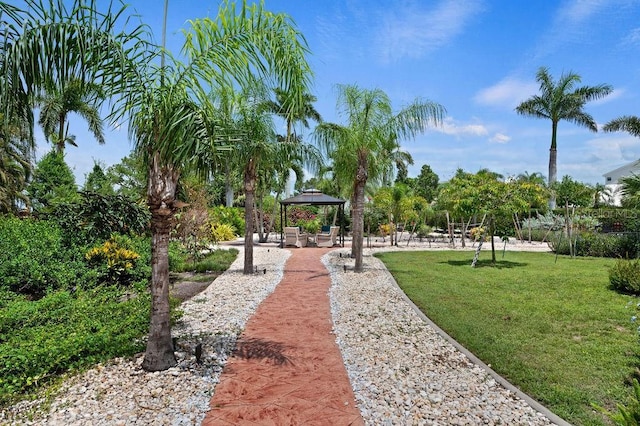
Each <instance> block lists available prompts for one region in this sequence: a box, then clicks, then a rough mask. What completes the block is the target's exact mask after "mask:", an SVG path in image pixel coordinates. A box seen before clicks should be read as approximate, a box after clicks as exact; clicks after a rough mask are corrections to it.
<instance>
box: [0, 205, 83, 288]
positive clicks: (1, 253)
mask: <svg viewBox="0 0 640 426" xmlns="http://www.w3.org/2000/svg"><path fill="white" fill-rule="evenodd" d="M0 277H2V280H1V281H0V287H4V288H6V289H9V290H11V291H13V292H15V293H20V294H26V295H30V296H31V297H34V298H39V297H41V296H42V295H43V294H44V293H45V292H46V291H47V290H49V289H54V290H55V289H68V288H72V287H73V286H75V285H76V283H79V282H80V283H83V282H91V280H92V277H93V279H95V274H92V273H91V271H90V270H89V268H88V267H87V266H86V265H85V264H84V262H83V261H82V260H81V259H78V258H76V257H75V253H73V252H71V251H69V250H68V249H67V248H66V247H65V246H64V245H63V244H62V233H61V231H60V228H59V227H58V226H56V225H55V224H54V223H51V222H48V221H42V220H34V219H23V220H21V219H17V218H9V217H4V218H0Z"/></svg>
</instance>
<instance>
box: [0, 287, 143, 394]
mask: <svg viewBox="0 0 640 426" xmlns="http://www.w3.org/2000/svg"><path fill="white" fill-rule="evenodd" d="M120 296H121V291H120V290H118V289H117V288H116V287H100V288H97V289H94V290H90V291H79V292H77V293H76V294H71V293H70V292H68V291H57V292H52V293H50V294H48V295H46V296H45V297H43V298H42V299H40V300H38V301H28V300H25V299H23V298H22V299H21V298H16V299H14V300H12V301H9V302H8V303H7V304H6V306H4V307H3V309H1V310H0V404H3V403H7V402H10V401H12V400H13V399H15V398H16V397H18V396H19V395H20V394H22V393H25V392H29V391H30V390H32V389H34V388H36V387H37V386H39V385H41V384H46V383H47V382H49V381H50V379H51V377H52V376H54V375H56V374H60V373H63V372H66V371H70V370H74V369H77V368H81V367H84V366H88V365H91V364H94V363H97V362H101V361H105V360H108V359H110V358H113V357H116V356H127V355H132V354H134V353H136V352H139V351H141V350H142V349H143V343H142V342H141V340H140V337H141V336H143V335H144V334H145V332H146V331H147V330H148V326H149V307H150V296H149V294H148V293H146V292H143V293H140V294H138V295H137V296H136V297H134V298H129V299H128V300H126V301H120Z"/></svg>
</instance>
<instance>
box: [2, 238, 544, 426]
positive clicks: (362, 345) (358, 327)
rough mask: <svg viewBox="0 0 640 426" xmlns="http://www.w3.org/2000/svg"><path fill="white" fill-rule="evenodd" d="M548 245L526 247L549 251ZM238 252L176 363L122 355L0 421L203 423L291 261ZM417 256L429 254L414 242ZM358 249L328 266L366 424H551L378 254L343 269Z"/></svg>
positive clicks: (198, 308) (338, 330)
mask: <svg viewBox="0 0 640 426" xmlns="http://www.w3.org/2000/svg"><path fill="white" fill-rule="evenodd" d="M545 246H546V245H544V246H543V245H540V246H535V247H534V246H527V245H524V248H521V249H525V250H526V249H534V250H536V249H539V250H545V249H546V250H548V248H546V247H545ZM238 248H239V249H240V253H239V255H238V259H237V260H236V261H235V262H234V263H233V264H232V265H231V268H230V269H229V270H228V271H227V272H225V273H224V274H222V275H221V276H220V277H218V278H217V279H216V280H215V281H214V282H213V284H211V285H210V286H209V287H208V288H207V289H206V290H205V291H204V292H202V293H200V294H199V295H197V296H195V297H194V298H192V299H190V300H189V301H187V302H185V303H184V304H183V305H182V309H183V311H184V316H183V319H182V320H181V322H180V323H179V324H178V325H177V326H176V327H174V336H176V337H177V338H178V341H177V346H178V352H177V354H176V355H177V358H178V361H179V364H178V366H177V367H174V368H172V369H170V370H168V371H164V372H156V373H147V372H144V371H143V370H142V369H141V368H140V364H141V362H142V355H139V356H137V357H134V358H133V359H116V360H114V361H113V362H110V363H108V364H106V365H98V366H97V367H95V368H93V369H91V370H89V371H87V372H85V373H83V374H81V375H79V376H76V377H74V378H72V379H69V380H68V381H67V382H66V383H65V384H64V385H63V387H62V389H61V391H60V392H59V394H58V396H57V397H55V398H54V400H53V402H52V404H51V408H50V410H49V412H48V413H47V414H36V415H35V417H34V418H32V419H31V420H26V417H25V416H27V415H28V413H38V412H40V413H41V410H40V411H39V409H38V408H39V407H41V406H42V404H43V401H42V400H39V401H32V402H23V403H20V404H17V405H15V406H13V407H11V408H10V409H9V410H7V411H5V412H0V424H16V425H18V424H20V425H22V424H25V425H43V424H46V425H150V424H162V425H194V424H200V422H201V421H202V419H203V418H204V415H205V413H206V411H207V410H208V409H209V400H210V398H211V395H212V394H213V391H214V388H215V385H216V384H217V383H218V381H219V376H220V372H221V370H222V366H223V365H224V363H225V361H226V358H227V356H228V354H229V352H230V350H231V349H232V348H233V346H234V344H235V340H236V338H237V336H238V335H239V333H240V332H241V330H242V328H243V327H244V324H245V323H246V321H247V319H248V318H249V317H250V316H251V315H252V314H253V312H254V311H255V309H256V308H257V306H258V305H259V304H260V302H261V301H262V300H264V298H266V297H267V296H268V295H269V294H270V293H271V292H272V291H273V289H274V288H275V286H276V285H277V283H278V282H279V281H280V280H281V278H282V270H283V268H284V263H285V261H286V259H287V258H288V256H289V255H290V252H289V251H288V250H281V249H277V248H275V247H255V249H254V263H255V265H256V266H257V269H258V271H260V272H259V273H257V274H255V275H250V276H245V275H243V274H242V262H243V255H242V249H241V247H238ZM431 248H432V249H436V248H440V249H442V248H446V245H443V246H440V247H437V245H435V244H434V245H433V246H432V247H431ZM500 248H502V247H501V246H500ZM384 249H385V250H388V249H389V248H388V247H385V248H384ZM400 249H402V248H400ZM405 249H406V248H405ZM410 249H428V247H427V245H426V244H414V245H413V246H412V247H410ZM468 249H469V248H468ZM509 249H519V248H518V247H515V246H511V245H510V247H509ZM340 253H343V257H340V256H339V254H340ZM347 253H348V250H347V249H340V250H335V251H332V252H330V253H328V254H327V255H326V256H325V257H324V258H323V262H324V263H325V265H326V266H327V268H328V269H329V271H330V272H331V276H332V282H333V285H332V288H331V291H330V297H331V304H332V314H333V320H334V331H335V334H336V339H337V341H338V344H339V346H340V348H341V351H342V355H343V358H344V362H345V366H346V367H347V371H348V372H349V375H350V379H351V382H352V386H353V389H354V392H355V395H356V400H357V402H358V405H359V408H360V410H361V412H362V416H363V419H364V420H365V422H366V423H367V424H371V425H408V424H412V425H449V424H459V425H462V424H465V425H478V424H487V425H497V424H510V425H547V424H551V422H550V421H549V420H548V419H547V418H545V417H544V416H543V415H541V414H540V413H538V412H536V411H535V410H534V409H532V408H531V407H530V406H529V405H527V404H526V403H525V402H524V401H523V400H522V399H520V398H518V397H517V396H516V395H515V394H514V393H513V392H511V391H509V390H507V389H505V388H504V387H503V386H501V385H500V384H498V383H497V382H496V380H494V379H493V378H492V377H491V376H490V375H488V374H487V373H486V371H485V370H484V369H482V368H480V367H479V366H478V365H476V364H473V363H472V362H471V361H470V360H469V359H468V358H467V357H466V356H465V355H464V354H462V353H461V352H460V351H458V350H457V349H456V348H455V347H454V346H453V345H451V344H450V343H448V342H447V341H446V340H445V339H443V338H442V337H441V336H440V335H438V334H437V333H436V332H435V331H434V329H433V328H431V327H430V326H429V325H428V324H427V323H426V322H425V321H423V320H422V319H421V318H420V317H419V316H418V314H416V312H415V311H414V310H413V308H412V305H411V304H410V303H407V301H406V300H405V299H404V298H403V296H402V294H401V292H400V291H399V290H398V289H397V286H396V285H395V283H394V281H393V278H392V277H391V275H390V274H389V273H388V272H387V271H386V269H385V268H384V267H383V265H382V264H381V263H380V262H379V261H378V260H377V259H375V258H373V257H371V256H370V253H371V250H366V253H367V256H366V257H365V269H366V272H364V273H362V274H354V273H353V272H348V271H347V272H345V271H344V266H345V265H351V264H352V261H351V259H348V258H347ZM265 269H266V273H265ZM197 344H202V348H203V357H202V362H201V363H200V364H198V363H196V362H195V356H194V350H195V347H196V345H197ZM31 415H32V416H33V414H31Z"/></svg>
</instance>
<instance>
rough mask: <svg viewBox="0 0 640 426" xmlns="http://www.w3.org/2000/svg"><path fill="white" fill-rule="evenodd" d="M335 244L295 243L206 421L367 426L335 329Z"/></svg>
mask: <svg viewBox="0 0 640 426" xmlns="http://www.w3.org/2000/svg"><path fill="white" fill-rule="evenodd" d="M329 250H330V249H324V248H316V247H304V248H299V249H292V250H291V251H292V255H291V257H289V259H288V260H287V263H286V265H285V270H284V277H283V279H282V281H281V282H280V284H278V286H277V287H276V289H275V291H274V292H273V293H272V294H271V295H270V296H269V297H267V298H266V299H265V300H264V301H263V302H262V303H261V304H260V306H259V307H258V309H257V311H256V313H255V314H254V315H253V317H251V318H250V319H249V321H248V323H247V325H246V328H245V331H244V333H243V334H242V335H241V337H240V339H239V341H238V345H237V348H236V351H235V352H234V355H233V356H232V357H231V358H229V360H228V362H227V365H226V366H225V368H224V370H223V372H222V375H221V377H220V383H219V384H218V385H217V386H216V388H215V393H214V396H213V398H212V399H211V403H210V406H211V411H209V412H208V413H207V416H206V417H205V419H204V421H203V422H202V425H203V426H213V425H278V426H282V425H332V426H333V425H338V426H339V425H358V426H360V425H364V422H363V421H362V417H361V416H360V411H359V410H358V408H357V407H356V404H355V400H354V396H353V391H352V389H351V384H350V383H349V378H348V376H347V371H346V369H345V367H344V364H343V362H342V357H341V355H340V350H339V349H338V346H337V344H336V342H335V336H334V335H333V334H332V333H331V312H330V307H329V296H328V291H329V287H330V285H331V278H330V277H329V272H328V271H327V269H326V268H325V267H324V265H323V264H322V262H321V261H320V258H321V257H322V256H323V255H324V254H325V253H326V252H327V251H329Z"/></svg>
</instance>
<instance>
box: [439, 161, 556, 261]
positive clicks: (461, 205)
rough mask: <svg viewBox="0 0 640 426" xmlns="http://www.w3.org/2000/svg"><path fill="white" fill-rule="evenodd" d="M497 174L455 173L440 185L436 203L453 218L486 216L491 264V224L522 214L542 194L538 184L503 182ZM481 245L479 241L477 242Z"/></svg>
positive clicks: (492, 247)
mask: <svg viewBox="0 0 640 426" xmlns="http://www.w3.org/2000/svg"><path fill="white" fill-rule="evenodd" d="M498 176H499V175H498V174H497V173H492V172H489V171H487V170H480V171H479V172H478V173H476V174H471V173H465V172H463V171H462V170H458V172H457V173H456V175H455V176H454V177H453V178H452V179H451V180H450V181H448V182H447V183H446V184H444V185H443V187H442V190H441V191H440V195H439V198H438V203H440V204H441V205H442V206H443V207H445V208H447V209H449V210H450V211H452V212H453V213H454V215H460V216H463V217H471V216H474V215H482V216H485V215H486V224H487V225H486V226H487V227H488V229H489V235H490V236H491V261H492V262H493V263H495V261H496V255H495V244H494V238H493V237H494V234H495V224H496V219H497V218H499V217H508V218H510V217H511V216H512V215H513V214H514V213H520V212H526V211H528V210H529V206H530V205H531V203H533V202H535V200H536V199H541V197H542V196H543V195H544V192H543V190H542V188H541V187H540V186H539V185H536V184H532V183H530V182H519V181H517V180H512V181H509V182H503V181H501V180H499V179H498ZM480 241H481V242H482V239H481V240H480ZM481 247H482V244H479V246H478V248H477V250H476V255H475V256H474V260H473V263H472V265H475V262H476V261H477V258H478V255H479V253H480V249H481Z"/></svg>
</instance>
